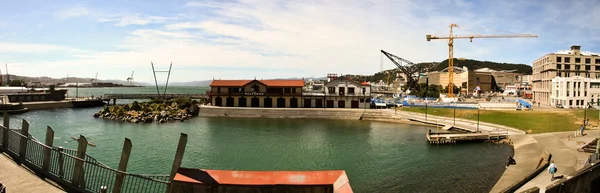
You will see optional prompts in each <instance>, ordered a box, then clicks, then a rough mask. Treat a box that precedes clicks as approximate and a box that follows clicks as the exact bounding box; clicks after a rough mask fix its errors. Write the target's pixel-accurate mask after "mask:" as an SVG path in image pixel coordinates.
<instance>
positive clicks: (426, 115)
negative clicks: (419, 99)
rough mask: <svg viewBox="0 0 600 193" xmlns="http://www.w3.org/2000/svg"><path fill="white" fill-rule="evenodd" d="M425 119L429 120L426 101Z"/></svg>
mask: <svg viewBox="0 0 600 193" xmlns="http://www.w3.org/2000/svg"><path fill="white" fill-rule="evenodd" d="M425 121H427V103H425Z"/></svg>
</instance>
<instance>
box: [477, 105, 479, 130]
mask: <svg viewBox="0 0 600 193" xmlns="http://www.w3.org/2000/svg"><path fill="white" fill-rule="evenodd" d="M477 133H479V105H478V106H477Z"/></svg>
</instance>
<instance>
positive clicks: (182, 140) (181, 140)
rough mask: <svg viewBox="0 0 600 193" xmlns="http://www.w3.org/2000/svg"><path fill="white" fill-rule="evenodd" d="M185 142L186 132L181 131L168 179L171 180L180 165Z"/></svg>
mask: <svg viewBox="0 0 600 193" xmlns="http://www.w3.org/2000/svg"><path fill="white" fill-rule="evenodd" d="M186 143H187V134H185V133H181V136H180V137H179V144H178V145H177V152H175V159H174V160H173V167H172V168H171V175H170V176H169V180H170V181H173V179H174V178H175V174H176V173H177V170H178V169H179V167H181V161H182V160H183V153H184V152H185V145H186ZM171 184H172V183H170V184H169V187H168V190H167V192H170V191H171V190H170V189H171Z"/></svg>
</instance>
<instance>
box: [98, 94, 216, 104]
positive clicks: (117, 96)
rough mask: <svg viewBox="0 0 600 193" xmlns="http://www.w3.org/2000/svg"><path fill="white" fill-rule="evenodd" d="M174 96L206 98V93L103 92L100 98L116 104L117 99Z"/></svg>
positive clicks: (168, 97)
mask: <svg viewBox="0 0 600 193" xmlns="http://www.w3.org/2000/svg"><path fill="white" fill-rule="evenodd" d="M174 98H191V99H206V98H208V95H207V94H104V96H102V99H104V100H108V101H109V104H110V101H111V100H112V102H113V105H115V104H117V99H165V100H169V99H174Z"/></svg>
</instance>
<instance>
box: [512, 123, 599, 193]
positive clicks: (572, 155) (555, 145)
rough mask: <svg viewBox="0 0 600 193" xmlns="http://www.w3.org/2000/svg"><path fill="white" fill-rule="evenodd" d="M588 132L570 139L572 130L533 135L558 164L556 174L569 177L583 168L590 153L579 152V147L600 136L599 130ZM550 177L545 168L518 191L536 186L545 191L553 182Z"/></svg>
mask: <svg viewBox="0 0 600 193" xmlns="http://www.w3.org/2000/svg"><path fill="white" fill-rule="evenodd" d="M586 133H587V135H586V136H580V137H577V138H573V139H569V135H573V134H574V132H572V131H569V132H558V133H545V134H535V135H531V137H533V138H534V139H535V140H536V141H537V142H538V143H539V144H540V146H541V147H542V148H543V149H544V150H546V151H547V152H548V153H550V154H552V161H554V164H556V167H557V168H558V171H557V172H556V174H555V176H560V175H563V176H564V177H567V176H570V175H572V174H573V173H575V171H576V170H578V169H581V168H582V167H583V164H585V161H586V160H587V159H588V157H589V155H590V154H589V153H583V152H578V151H577V149H578V148H581V147H583V146H584V145H586V144H588V143H590V142H591V141H592V140H594V139H595V138H596V137H598V134H599V133H598V130H589V131H587V132H586ZM550 179H551V175H550V174H549V173H548V171H547V170H545V171H543V172H541V173H540V174H538V175H537V176H536V177H535V178H533V179H532V180H531V181H529V182H528V183H526V184H525V185H523V187H521V188H520V189H519V190H517V192H521V191H524V190H526V189H529V188H532V187H535V186H537V187H538V188H540V192H545V191H546V187H547V186H549V185H550V184H551V183H552V182H553V181H551V180H550ZM555 181H557V180H554V182H555Z"/></svg>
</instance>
